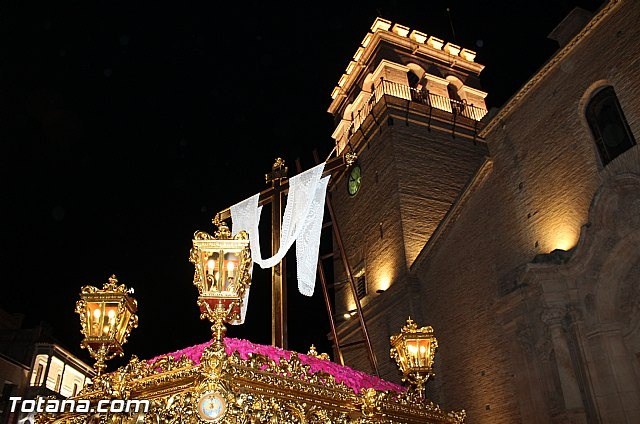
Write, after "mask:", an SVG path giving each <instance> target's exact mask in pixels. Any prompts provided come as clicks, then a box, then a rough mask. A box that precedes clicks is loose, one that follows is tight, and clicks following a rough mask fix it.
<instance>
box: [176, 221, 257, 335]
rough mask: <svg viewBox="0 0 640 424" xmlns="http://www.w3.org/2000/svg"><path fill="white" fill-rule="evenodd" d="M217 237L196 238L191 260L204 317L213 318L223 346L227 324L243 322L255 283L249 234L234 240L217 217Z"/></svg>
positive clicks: (201, 234) (205, 235) (216, 333)
mask: <svg viewBox="0 0 640 424" xmlns="http://www.w3.org/2000/svg"><path fill="white" fill-rule="evenodd" d="M213 224H214V225H216V226H217V227H218V231H216V232H215V233H214V235H213V236H211V235H210V234H207V233H205V232H203V231H198V232H196V233H195V235H194V239H193V248H192V249H191V252H190V255H189V261H190V262H191V263H193V264H194V265H195V273H194V276H193V284H194V285H195V286H196V287H197V288H198V293H199V296H198V306H199V307H200V318H202V319H205V318H207V319H209V320H210V321H211V322H212V323H213V325H212V326H211V330H212V332H213V337H214V340H215V343H216V344H217V345H218V346H221V345H222V338H223V337H224V335H225V332H226V328H225V326H224V323H225V322H229V323H231V322H234V321H236V322H237V321H239V320H240V319H241V318H240V317H241V310H242V306H243V303H244V301H245V299H244V298H245V294H248V291H247V289H248V288H249V285H250V284H251V266H252V261H251V250H250V249H249V239H248V235H247V233H246V232H244V231H242V232H240V233H238V234H237V235H236V236H235V237H231V231H229V228H228V227H227V225H226V224H225V223H224V221H221V220H220V217H219V216H218V215H216V217H215V218H214V219H213Z"/></svg>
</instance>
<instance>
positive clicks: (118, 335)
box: [116, 308, 131, 344]
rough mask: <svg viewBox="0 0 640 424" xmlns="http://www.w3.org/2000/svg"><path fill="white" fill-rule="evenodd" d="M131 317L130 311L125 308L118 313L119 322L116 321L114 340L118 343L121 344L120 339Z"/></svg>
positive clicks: (122, 337)
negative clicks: (116, 330) (116, 327)
mask: <svg viewBox="0 0 640 424" xmlns="http://www.w3.org/2000/svg"><path fill="white" fill-rule="evenodd" d="M130 319H131V311H129V309H127V308H125V310H124V312H123V313H122V314H121V315H120V322H119V323H118V332H117V333H116V340H118V343H120V344H122V340H123V339H124V333H125V331H126V330H127V326H128V324H129V320H130Z"/></svg>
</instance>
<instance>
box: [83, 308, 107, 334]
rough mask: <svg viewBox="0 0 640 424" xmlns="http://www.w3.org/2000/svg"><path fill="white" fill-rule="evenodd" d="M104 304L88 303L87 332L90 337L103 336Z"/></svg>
mask: <svg viewBox="0 0 640 424" xmlns="http://www.w3.org/2000/svg"><path fill="white" fill-rule="evenodd" d="M103 317H104V304H103V303H102V302H87V327H88V328H87V332H88V335H89V337H99V336H100V334H101V326H100V324H101V323H102V319H103Z"/></svg>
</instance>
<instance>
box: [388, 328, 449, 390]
mask: <svg viewBox="0 0 640 424" xmlns="http://www.w3.org/2000/svg"><path fill="white" fill-rule="evenodd" d="M437 348H438V341H437V340H436V338H435V337H434V335H433V328H432V327H431V326H427V327H421V328H418V326H417V325H416V323H415V322H413V320H412V319H411V318H409V319H408V320H407V324H406V325H405V326H403V327H402V330H401V331H400V334H395V335H393V336H391V358H392V359H395V361H396V363H397V364H398V367H399V368H400V371H402V376H403V377H402V381H405V382H408V383H409V384H411V385H414V386H415V388H416V390H417V391H418V394H419V396H420V397H421V398H424V395H423V390H424V385H425V383H426V382H427V380H428V379H429V377H431V376H432V375H433V357H434V356H435V354H436V349H437Z"/></svg>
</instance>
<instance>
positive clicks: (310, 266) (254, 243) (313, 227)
mask: <svg viewBox="0 0 640 424" xmlns="http://www.w3.org/2000/svg"><path fill="white" fill-rule="evenodd" d="M324 165H325V164H324V163H321V164H320V165H317V166H315V167H313V168H311V169H309V170H308V171H305V172H302V173H300V174H298V175H296V176H294V177H291V179H289V193H288V197H287V205H286V207H285V210H284V216H283V218H282V227H281V229H280V248H279V249H278V252H277V253H276V254H275V255H273V256H272V257H271V258H267V259H263V258H262V252H261V251H260V235H259V232H258V226H259V224H260V214H261V212H262V207H258V200H259V197H260V195H259V194H255V195H253V196H251V197H250V198H248V199H246V200H243V201H242V202H240V203H237V204H235V205H233V206H232V207H231V221H232V224H233V225H232V230H233V231H232V232H233V234H234V235H235V234H237V233H238V232H240V231H243V230H244V231H246V232H247V233H249V242H250V243H251V256H252V258H253V262H255V263H257V264H258V265H260V267H261V268H271V267H273V266H274V265H275V264H277V263H279V262H280V261H281V260H282V259H283V258H284V256H285V255H286V254H287V252H288V251H289V249H290V248H291V246H292V245H293V242H296V262H297V268H298V290H299V291H300V293H302V294H303V295H305V296H311V295H312V294H313V291H314V288H315V280H316V269H317V265H318V249H319V247H320V233H321V231H322V217H323V215H324V200H325V195H326V191H327V184H328V183H329V177H328V176H327V177H324V178H322V172H323V171H324Z"/></svg>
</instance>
